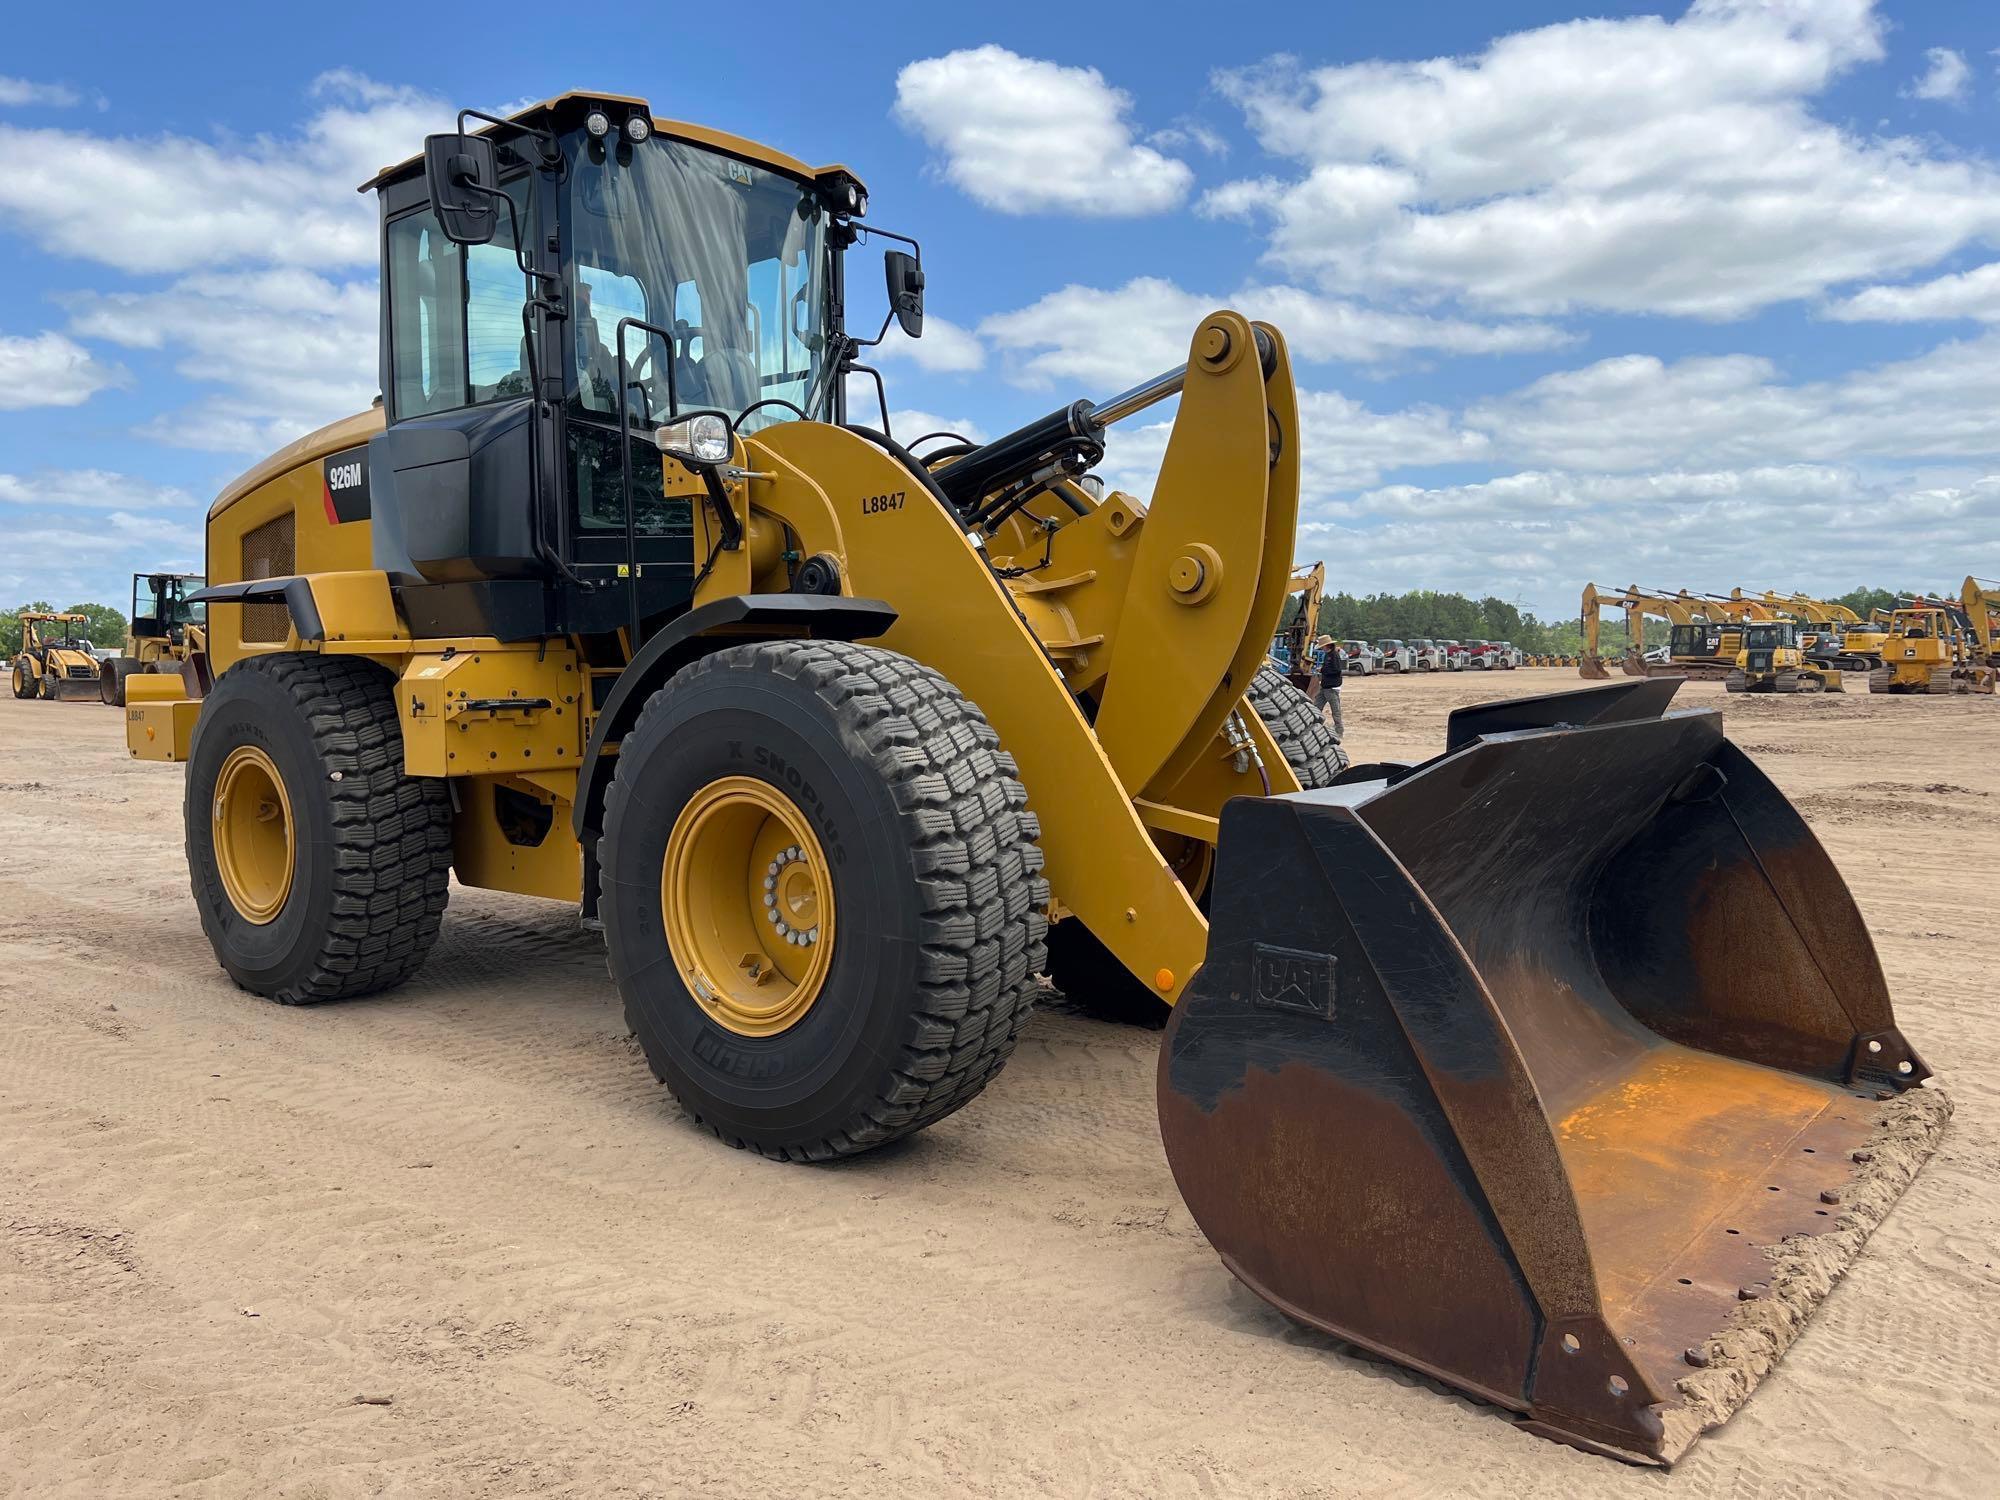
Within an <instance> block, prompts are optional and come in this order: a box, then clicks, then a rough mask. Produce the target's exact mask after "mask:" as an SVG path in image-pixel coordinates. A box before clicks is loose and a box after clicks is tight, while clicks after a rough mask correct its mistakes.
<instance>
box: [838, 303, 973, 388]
mask: <svg viewBox="0 0 2000 1500" xmlns="http://www.w3.org/2000/svg"><path fill="white" fill-rule="evenodd" d="M867 352H868V353H869V354H871V355H873V356H874V357H875V358H876V359H893V360H908V361H909V362H910V363H911V364H913V365H915V366H916V367H917V368H918V369H919V370H923V371H925V372H926V373H927V374H932V375H960V374H964V373H966V372H968V371H971V370H977V369H980V368H982V367H983V366H984V365H985V363H986V346H985V345H984V344H982V343H980V341H979V337H978V335H976V334H974V333H972V332H971V331H970V330H968V329H964V328H961V327H959V326H958V324H956V323H951V322H947V321H946V320H945V319H943V318H940V317H938V316H937V315H936V314H935V313H930V312H926V313H925V314H924V336H923V337H922V338H920V339H912V338H909V337H906V336H905V335H904V333H903V330H902V329H901V328H899V327H898V326H897V325H896V324H894V323H891V324H890V325H889V331H888V333H887V335H885V336H884V338H883V340H882V343H881V345H880V346H879V347H878V348H875V349H871V350H869V351H867Z"/></svg>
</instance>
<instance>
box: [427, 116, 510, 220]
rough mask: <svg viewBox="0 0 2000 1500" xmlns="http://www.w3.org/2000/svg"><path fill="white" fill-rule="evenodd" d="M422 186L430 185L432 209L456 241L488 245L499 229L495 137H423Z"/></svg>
mask: <svg viewBox="0 0 2000 1500" xmlns="http://www.w3.org/2000/svg"><path fill="white" fill-rule="evenodd" d="M424 185H425V186H426V187H428V188H429V189H430V193H431V212H432V213H434V214H436V215H437V221H438V227H439V228H440V229H442V230H443V231H444V237H445V238H446V239H448V240H450V241H451V242H452V243H453V244H454V245H484V244H487V243H489V242H491V240H492V238H493V233H494V231H495V230H496V229H498V228H499V227H500V213H499V208H498V205H497V204H496V202H495V199H496V198H497V197H498V196H499V192H500V164H499V161H498V160H497V158H496V157H495V154H494V149H493V139H492V137H490V136H484V135H430V136H425V137H424Z"/></svg>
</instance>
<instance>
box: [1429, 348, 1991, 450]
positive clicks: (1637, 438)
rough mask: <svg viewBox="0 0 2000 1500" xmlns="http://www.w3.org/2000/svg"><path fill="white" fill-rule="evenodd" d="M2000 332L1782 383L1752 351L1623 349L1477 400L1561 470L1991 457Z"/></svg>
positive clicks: (1501, 439) (1509, 436) (1468, 417)
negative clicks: (1658, 353) (1672, 353)
mask: <svg viewBox="0 0 2000 1500" xmlns="http://www.w3.org/2000/svg"><path fill="white" fill-rule="evenodd" d="M1995 410H2000V334H1989V335H1987V336H1985V337H1982V338H1979V339H1973V340H1968V341H1965V342H1958V343H1948V344H1943V345H1940V346H1939V347H1938V348H1936V349H1932V350H1929V351H1927V352H1926V353H1924V354H1921V355H1918V356H1916V357H1915V358H1913V359H1906V360H1898V361H1894V362H1892V363H1889V364H1883V365H1877V366H1872V367H1864V368H1861V369H1856V370H1853V371H1850V372H1848V373H1847V374H1845V375H1842V376H1840V377H1839V378H1838V379H1834V380H1826V381H1813V382H1806V383H1802V384H1796V385H1794V384H1788V383H1786V382H1785V381H1784V380H1783V379H1782V377H1781V375H1780V372H1779V370H1778V368H1777V366H1776V365H1775V364H1774V363H1773V362H1772V361H1771V360H1768V359H1765V358H1762V357H1759V356H1754V355H1740V354H1739V355H1721V356H1693V357H1689V358H1686V359H1681V360H1675V361H1671V362H1670V361H1666V360H1661V359H1659V358H1657V357H1655V356H1653V355H1650V354H1631V355H1621V356H1619V357H1617V358H1613V359H1605V360H1599V361H1598V362H1596V363H1595V364H1591V365H1586V366H1584V367H1583V368H1581V369H1576V370H1566V371H1562V372H1560V373H1558V374H1554V375H1548V376H1545V377H1543V378H1542V379H1540V380H1537V381H1534V382H1533V383H1532V384H1530V385H1527V386H1525V387H1523V388H1522V389H1520V390H1518V391H1515V392H1513V393H1511V394H1509V395H1506V396H1502V397H1497V398H1494V399H1491V400H1487V401H1480V402H1475V403H1473V405H1472V406H1471V407H1470V408H1468V410H1467V411H1466V413H1465V423H1466V425H1467V426H1468V427H1471V428H1473V429H1475V430H1477V431H1480V432H1483V433H1485V434H1487V435H1488V436H1489V437H1490V438H1491V439H1492V440H1493V443H1494V446H1495V450H1496V451H1497V452H1500V453H1504V454H1506V455H1508V456H1509V457H1512V458H1515V459H1519V460H1523V461H1526V462H1529V463H1536V464H1551V465H1556V466H1560V467H1563V468H1568V469H1611V470H1631V469H1647V468H1657V467H1664V466H1675V465H1687V464H1695V465H1733V464H1768V463H1774V462H1784V461H1788V460H1800V461H1806V462H1829V461H1837V460H1843V459H1864V458H1878V459H1880V458H1982V457H1986V456H1989V455H2000V425H1996V424H1995V422H1994V420H1993V413H1994V411H1995Z"/></svg>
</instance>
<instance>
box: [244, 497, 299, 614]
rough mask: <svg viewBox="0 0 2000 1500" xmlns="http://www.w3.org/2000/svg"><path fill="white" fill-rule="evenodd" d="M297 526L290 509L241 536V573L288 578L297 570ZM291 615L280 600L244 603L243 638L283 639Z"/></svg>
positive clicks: (246, 576) (262, 576)
mask: <svg viewBox="0 0 2000 1500" xmlns="http://www.w3.org/2000/svg"><path fill="white" fill-rule="evenodd" d="M296 535H297V528H296V525H295V523H294V521H293V519H292V513H291V512H290V511H286V512H285V513H284V514H283V515H281V516H277V517H275V518H273V519H272V520H269V521H266V522H265V523H264V524H263V525H262V526H259V527H258V528H257V529H256V530H255V531H251V532H247V533H245V534H244V537H243V577H244V578H245V580H249V579H252V578H289V577H291V576H292V574H293V573H295V572H296V571H298V564H297V561H296V559H295V557H294V554H293V543H294V538H295V536H296ZM291 624H292V617H291V614H290V612H289V611H288V610H287V609H286V608H285V606H284V605H283V604H246V605H244V606H243V640H244V641H245V642H246V643H248V642H251V641H282V640H284V638H285V637H286V636H287V635H289V634H290V633H291Z"/></svg>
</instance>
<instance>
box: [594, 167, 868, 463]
mask: <svg viewBox="0 0 2000 1500" xmlns="http://www.w3.org/2000/svg"><path fill="white" fill-rule="evenodd" d="M569 154H570V175H569V179H568V183H567V186H566V189H565V190H566V192H567V193H568V195H569V212H568V214H567V215H566V216H565V222H566V223H567V224H568V225H569V230H570V244H569V245H567V246H566V247H565V249H566V251H567V253H568V258H569V269H570V277H569V279H570V286H569V293H570V297H571V299H572V306H573V308H574V312H575V316H574V317H573V319H572V320H571V327H570V332H571V351H570V367H569V371H568V380H567V382H566V383H567V384H569V385H570V387H571V388H572V389H573V390H574V391H575V398H574V400H575V403H576V405H577V406H578V407H580V408H581V410H582V411H583V412H586V413H602V414H604V415H606V416H608V417H609V418H610V419H611V420H612V421H614V422H615V421H616V418H617V411H618V408H617V405H616V396H615V395H614V388H615V387H616V385H617V383H618V353H619V344H620V342H621V340H620V336H619V332H618V325H619V322H620V320H621V319H625V318H633V319H637V320H639V321H641V322H645V323H651V324H654V325H656V326H658V327H661V328H668V329H671V330H672V331H673V338H672V341H671V348H669V347H668V345H667V341H666V340H663V339H661V338H660V337H659V336H658V335H655V334H647V333H644V332H642V331H641V330H639V329H637V328H627V329H626V331H625V334H624V337H623V340H622V342H623V344H624V355H625V364H626V370H625V382H626V391H625V395H626V402H627V405H628V408H629V410H630V412H631V415H632V419H633V420H634V421H635V422H638V423H640V424H642V425H651V424H654V423H658V422H661V421H664V420H665V419H666V416H667V414H668V411H669V409H670V407H678V408H679V409H681V410H689V409H698V408H713V409H716V410H720V411H724V412H727V413H728V414H729V415H730V416H731V417H732V418H738V419H740V422H739V425H741V426H742V427H743V428H745V429H746V430H749V431H753V432H754V431H756V430H757V429H758V428H760V427H764V426H767V425H769V424H770V423H772V422H776V421H785V420H788V419H790V418H792V417H794V416H795V415H796V413H794V412H792V411H790V410H787V409H786V407H784V406H780V405H772V406H761V407H758V409H757V410H755V411H749V409H750V408H751V407H753V406H757V404H758V403H759V402H763V401H771V400H775V401H783V402H789V403H791V404H792V405H793V406H798V407H803V406H804V405H805V404H806V400H807V397H808V394H809V393H812V392H813V391H814V388H815V381H816V378H817V376H818V374H819V370H820V365H821V363H822V361H823V359H824V358H825V356H826V354H827V352H828V344H829V342H830V340H829V337H828V335H829V332H830V328H829V324H828V315H827V310H828V303H829V299H828V296H827V252H826V212H825V210H824V208H823V207H822V206H821V204H820V202H819V199H818V197H817V196H816V194H815V193H814V191H813V190H812V188H811V187H810V186H809V185H808V184H805V183H802V182H799V181H797V180H795V179H793V178H790V177H785V176H782V175H781V174H779V173H777V172H773V171H770V170H768V169H766V168H764V167H759V166H754V165H752V164H751V163H748V162H744V161H739V160H737V159H736V158H735V157H731V156H724V155H722V154H720V153H719V152H715V151H709V150H704V149H702V148H701V147H698V146H692V145H689V144H687V143H686V142H683V141H672V140H667V139H665V138H664V137H661V136H655V137H653V138H652V139H651V140H648V141H645V142H642V143H640V144H639V145H637V146H631V145H627V144H619V145H616V146H614V147H612V148H611V149H609V150H607V149H606V148H605V146H604V143H603V142H601V141H597V140H594V139H592V138H591V137H589V136H587V135H584V134H582V133H578V134H576V135H574V136H573V137H572V138H571V140H570V142H569ZM746 411H748V412H749V415H747V416H745V415H744V413H745V412H746Z"/></svg>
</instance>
